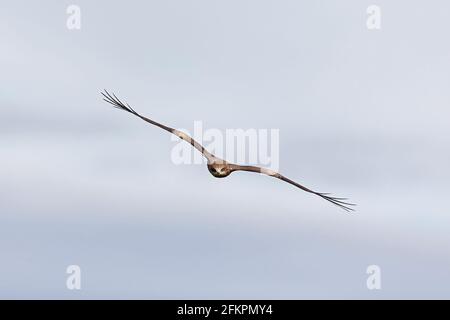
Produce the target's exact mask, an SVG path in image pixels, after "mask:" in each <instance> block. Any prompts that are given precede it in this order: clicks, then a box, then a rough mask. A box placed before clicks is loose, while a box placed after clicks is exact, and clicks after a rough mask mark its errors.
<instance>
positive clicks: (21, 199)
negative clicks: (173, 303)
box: [0, 0, 450, 299]
mask: <svg viewBox="0 0 450 320" xmlns="http://www.w3.org/2000/svg"><path fill="white" fill-rule="evenodd" d="M0 2H1V10H0V36H1V41H0V57H1V59H0V67H1V69H0V70H1V73H0V87H1V95H0V106H1V113H0V254H1V264H0V297H2V298H368V299H371V298H449V297H450V289H449V288H450V277H449V270H450V255H449V254H450V249H449V244H450V232H449V231H450V230H449V225H450V206H449V205H448V203H447V198H448V194H449V191H450V186H449V183H448V181H449V179H450V169H449V166H448V163H449V161H450V150H449V148H448V146H449V142H450V141H449V140H450V138H449V137H450V126H449V120H448V119H449V118H450V111H449V106H450V90H449V89H448V88H449V85H450V60H449V56H450V43H449V41H447V40H446V39H447V38H448V30H450V20H449V19H448V17H447V13H448V11H449V10H450V4H449V3H447V2H445V1H427V2H424V1H406V0H401V1H400V0H399V1H395V2H394V1H376V2H372V1H370V2H364V1H356V0H348V1H337V0H335V1H314V2H313V1H308V2H307V1H294V0H292V1H285V0H282V1H256V0H254V1H247V0H244V1H242V0H239V1H237V0H232V1H210V0H208V1H207V0H195V1H191V0H189V1H181V0H171V1H128V2H126V3H125V2H119V1H75V2H74V1H70V2H69V1H50V0H45V1H40V2H39V3H37V2H36V3H30V2H29V1H20V0H19V1H5V0H0ZM70 4H77V5H79V7H80V8H81V30H75V31H74V30H72V31H70V30H68V29H67V28H66V19H67V14H66V8H67V6H68V5H70ZM371 4H377V5H379V6H380V8H381V12H382V16H381V19H382V20H381V25H382V29H381V30H372V31H370V30H368V29H367V28H366V18H367V15H366V8H367V7H368V6H369V5H371ZM103 88H107V89H110V90H111V91H113V92H115V93H116V94H117V95H118V96H119V97H120V98H123V99H124V100H126V101H128V102H129V103H130V104H132V105H133V107H134V108H135V109H136V110H138V111H139V112H141V113H142V114H145V115H147V116H149V117H151V118H153V119H155V120H157V121H160V122H162V123H165V124H167V125H169V126H172V127H177V128H179V127H182V128H187V129H192V126H193V123H194V120H201V121H203V124H204V127H205V129H207V128H217V129H220V130H226V129H228V128H242V129H248V128H266V129H271V128H275V129H279V130H280V170H281V171H282V172H283V173H284V174H285V175H287V176H289V177H290V178H292V179H294V180H297V181H299V182H301V183H304V184H305V185H306V186H309V187H311V188H315V189H318V190H319V191H325V192H333V193H335V194H336V195H344V196H349V197H350V198H351V199H352V200H353V201H354V202H356V203H357V204H358V211H357V214H355V215H348V214H346V213H345V212H343V211H341V210H339V209H338V208H336V207H334V206H332V205H330V204H329V203H327V202H325V201H323V200H321V199H319V198H317V197H314V196H311V195H308V194H305V193H303V192H301V191H299V190H297V189H295V188H293V187H292V186H290V185H288V184H284V183H282V182H279V181H275V180H273V179H271V178H268V177H262V176H258V175H252V174H246V173H242V174H233V175H232V176H230V177H229V178H227V179H221V180H218V179H214V178H213V177H212V176H211V175H210V174H209V173H208V172H207V170H206V168H204V167H202V166H198V165H191V166H190V165H182V166H175V165H174V164H173V163H172V162H171V159H170V153H171V150H172V148H173V146H174V144H175V143H174V142H172V141H171V139H170V136H169V135H168V134H166V133H165V132H163V131H161V130H160V129H158V128H154V127H151V126H149V125H147V124H145V123H144V122H142V121H138V120H137V119H134V118H132V117H131V116H130V115H128V114H126V113H124V112H120V111H118V110H115V109H113V108H111V107H109V106H108V105H106V104H105V103H104V102H102V100H101V98H100V95H99V91H100V90H102V89H103ZM237 113H239V115H237ZM70 264H77V265H79V266H80V267H81V270H82V289H81V290H80V291H70V290H68V289H67V288H66V277H67V275H66V273H65V270H66V267H67V266H68V265H70ZM372 264H376V265H379V266H380V268H381V274H382V289H381V290H379V291H370V290H368V289H367V288H366V279H367V274H366V268H367V266H369V265H372Z"/></svg>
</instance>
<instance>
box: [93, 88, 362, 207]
mask: <svg viewBox="0 0 450 320" xmlns="http://www.w3.org/2000/svg"><path fill="white" fill-rule="evenodd" d="M104 91H105V92H101V94H102V95H103V100H104V101H106V102H108V103H110V104H111V105H112V106H113V107H115V108H117V109H120V110H124V111H127V112H129V113H131V114H133V115H135V116H136V117H138V118H141V119H142V120H144V121H146V122H148V123H151V124H152V125H155V126H157V127H160V128H161V129H164V130H166V131H168V132H170V133H172V134H174V135H176V136H177V137H179V138H180V139H182V140H184V141H186V142H188V143H190V144H191V145H192V146H193V147H194V148H195V149H197V150H198V151H200V152H201V154H202V155H203V156H204V157H205V158H206V159H207V160H208V161H207V166H208V170H209V172H210V173H211V174H212V175H213V176H214V177H216V178H225V177H227V176H229V175H230V174H231V173H232V172H234V171H250V172H257V173H262V174H265V175H268V176H270V177H274V178H277V179H280V180H283V181H285V182H287V183H290V184H292V185H294V186H296V187H297V188H300V189H302V190H303V191H306V192H309V193H312V194H315V195H317V196H319V197H321V198H323V199H325V200H327V201H329V202H331V203H333V204H335V205H336V206H338V207H340V208H342V209H344V210H346V211H353V210H354V209H353V208H352V207H351V206H354V205H355V204H353V203H348V202H345V201H346V200H347V198H336V197H332V196H329V194H328V193H322V192H316V191H313V190H311V189H308V188H306V187H304V186H302V185H301V184H299V183H297V182H295V181H292V180H291V179H289V178H286V177H285V176H283V175H281V174H280V173H278V172H275V171H273V170H270V169H267V168H261V167H255V166H241V165H237V164H234V163H229V162H227V161H225V160H223V159H221V158H218V157H216V156H215V155H214V154H212V153H210V152H208V151H207V150H206V149H205V148H204V147H203V146H202V145H201V144H200V143H198V142H197V141H195V140H194V139H192V138H191V137H190V136H188V135H187V134H185V133H184V132H181V131H179V130H176V129H173V128H170V127H167V126H165V125H163V124H160V123H158V122H156V121H153V120H151V119H149V118H147V117H144V116H142V115H140V114H139V113H137V112H136V111H134V109H133V108H132V107H130V105H129V104H128V103H123V102H122V101H120V100H119V99H118V98H117V97H116V95H115V94H114V93H113V94H110V93H109V92H108V91H107V90H104Z"/></svg>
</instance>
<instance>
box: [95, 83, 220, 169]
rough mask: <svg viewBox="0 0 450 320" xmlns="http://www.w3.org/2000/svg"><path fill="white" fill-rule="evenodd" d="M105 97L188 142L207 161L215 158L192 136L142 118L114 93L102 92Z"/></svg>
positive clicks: (115, 106) (117, 106) (119, 107)
mask: <svg viewBox="0 0 450 320" xmlns="http://www.w3.org/2000/svg"><path fill="white" fill-rule="evenodd" d="M100 93H101V94H102V95H103V100H105V101H106V102H108V103H110V104H111V105H112V106H113V107H114V108H117V109H121V110H124V111H127V112H129V113H131V114H133V115H135V116H137V117H139V118H141V119H142V120H144V121H147V122H148V123H151V124H153V125H155V126H157V127H160V128H161V129H164V130H166V131H169V132H170V133H172V134H174V135H176V136H177V137H178V138H180V139H182V140H184V141H187V142H188V143H190V144H191V145H192V146H193V147H194V148H195V149H197V150H198V151H200V152H201V153H202V154H203V155H204V156H205V157H206V159H208V162H210V161H212V160H213V159H214V158H215V157H214V155H213V154H211V153H209V152H208V151H207V150H206V149H205V148H204V147H203V146H202V145H201V144H200V143H198V142H197V141H195V140H194V139H192V138H191V137H190V136H188V135H187V134H186V133H184V132H181V131H179V130H176V129H173V128H170V127H167V126H165V125H163V124H161V123H158V122H156V121H153V120H151V119H149V118H147V117H144V116H141V115H140V114H139V113H137V112H136V111H134V109H133V108H131V107H130V105H129V104H128V103H123V102H122V101H120V100H119V98H117V97H116V95H115V94H114V93H113V94H112V95H111V94H109V92H108V91H106V89H105V92H100Z"/></svg>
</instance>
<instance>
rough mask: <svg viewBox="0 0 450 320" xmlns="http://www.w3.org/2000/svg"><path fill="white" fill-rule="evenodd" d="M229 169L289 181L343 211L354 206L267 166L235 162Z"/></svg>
mask: <svg viewBox="0 0 450 320" xmlns="http://www.w3.org/2000/svg"><path fill="white" fill-rule="evenodd" d="M230 167H231V169H233V171H250V172H257V173H262V174H265V175H268V176H270V177H274V178H277V179H280V180H283V181H285V182H287V183H290V184H292V185H294V186H296V187H297V188H300V189H302V190H303V191H306V192H309V193H313V194H315V195H317V196H319V197H321V198H322V199H325V200H327V201H329V202H331V203H332V204H335V205H337V206H338V207H340V208H342V209H344V210H345V211H353V210H354V209H353V208H352V207H351V206H354V205H355V204H353V203H348V202H344V200H347V199H346V198H336V197H331V196H329V195H328V193H322V192H316V191H313V190H311V189H309V188H306V187H305V186H302V185H301V184H299V183H297V182H295V181H292V180H291V179H289V178H286V177H285V176H283V175H281V174H280V173H278V172H275V171H273V170H270V169H267V168H261V167H255V166H240V165H237V164H230Z"/></svg>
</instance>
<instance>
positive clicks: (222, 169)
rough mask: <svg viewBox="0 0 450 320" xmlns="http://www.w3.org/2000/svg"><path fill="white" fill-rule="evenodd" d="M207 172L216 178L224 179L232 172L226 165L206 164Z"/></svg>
mask: <svg viewBox="0 0 450 320" xmlns="http://www.w3.org/2000/svg"><path fill="white" fill-rule="evenodd" d="M208 170H209V172H210V173H211V174H212V175H213V176H214V177H216V178H225V177H226V176H228V175H230V173H231V172H232V171H233V170H231V168H230V167H229V166H227V165H216V164H208Z"/></svg>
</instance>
